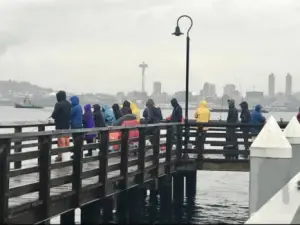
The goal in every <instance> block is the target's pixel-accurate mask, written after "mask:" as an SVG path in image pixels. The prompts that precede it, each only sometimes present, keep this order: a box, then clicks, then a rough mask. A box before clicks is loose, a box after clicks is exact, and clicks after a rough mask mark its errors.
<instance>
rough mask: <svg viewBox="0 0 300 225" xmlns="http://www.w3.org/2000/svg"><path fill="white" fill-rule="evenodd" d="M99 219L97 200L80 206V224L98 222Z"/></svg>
mask: <svg viewBox="0 0 300 225" xmlns="http://www.w3.org/2000/svg"><path fill="white" fill-rule="evenodd" d="M100 219H101V215H100V202H99V201H96V202H93V203H90V204H88V205H85V206H83V207H81V224H99V223H100Z"/></svg>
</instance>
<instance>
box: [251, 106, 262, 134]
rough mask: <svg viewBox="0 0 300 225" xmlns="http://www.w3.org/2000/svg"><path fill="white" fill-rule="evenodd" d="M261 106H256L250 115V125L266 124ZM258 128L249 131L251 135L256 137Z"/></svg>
mask: <svg viewBox="0 0 300 225" xmlns="http://www.w3.org/2000/svg"><path fill="white" fill-rule="evenodd" d="M261 109H262V107H261V105H256V106H255V109H254V111H253V112H252V113H251V123H252V124H263V123H265V122H266V118H265V117H264V116H263V115H262V113H261ZM260 130H261V128H260V127H253V128H252V129H251V132H252V134H254V135H258V134H259V132H260Z"/></svg>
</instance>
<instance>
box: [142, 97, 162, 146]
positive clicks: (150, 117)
mask: <svg viewBox="0 0 300 225" xmlns="http://www.w3.org/2000/svg"><path fill="white" fill-rule="evenodd" d="M143 117H144V118H145V121H144V123H145V124H155V123H159V122H160V120H161V119H162V118H161V111H160V109H159V108H156V107H155V103H154V101H153V99H148V100H147V102H146V109H145V110H144V112H143ZM154 131H155V127H148V128H147V131H146V132H147V134H148V135H153V134H154ZM149 141H150V142H151V144H152V146H153V144H154V136H151V137H150V139H149Z"/></svg>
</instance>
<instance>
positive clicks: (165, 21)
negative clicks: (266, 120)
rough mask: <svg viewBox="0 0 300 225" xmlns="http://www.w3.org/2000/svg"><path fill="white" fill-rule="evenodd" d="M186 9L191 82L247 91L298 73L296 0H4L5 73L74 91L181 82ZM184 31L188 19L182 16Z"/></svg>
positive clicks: (0, 34) (1, 62)
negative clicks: (177, 30)
mask: <svg viewBox="0 0 300 225" xmlns="http://www.w3.org/2000/svg"><path fill="white" fill-rule="evenodd" d="M182 14H188V15H190V16H191V17H192V18H193V20H194V26H193V28H192V30H191V32H190V36H191V53H190V54H191V55H190V60H191V62H190V88H191V90H192V91H195V92H199V90H200V89H201V88H202V86H203V83H204V82H211V83H216V85H217V88H218V93H220V92H221V89H222V86H224V85H225V84H226V83H231V82H232V83H235V84H236V85H237V88H238V89H240V90H242V91H243V92H245V91H247V90H253V88H254V86H255V90H263V91H267V78H268V75H269V74H270V73H271V72H273V73H274V74H275V75H276V91H279V90H280V91H282V90H283V89H284V79H285V75H286V73H291V74H292V75H293V81H294V91H300V88H299V89H297V86H298V85H297V86H296V85H295V84H297V83H299V82H300V76H299V73H300V63H299V61H300V57H299V54H300V1H298V0H0V74H1V77H0V79H1V80H5V79H13V80H26V81H30V82H32V83H35V84H38V85H41V86H44V87H51V88H55V89H66V90H69V91H76V92H106V93H112V94H113V93H116V92H118V91H125V92H127V91H130V90H133V89H138V90H140V89H141V70H140V68H139V67H138V65H139V64H140V63H141V62H142V61H145V62H146V63H147V64H148V65H149V68H148V69H147V71H146V82H147V85H146V89H147V91H148V92H150V93H152V83H153V81H161V82H162V88H163V91H167V92H169V93H173V92H175V91H178V90H184V89H185V83H184V82H185V47H186V46H185V36H181V37H175V36H172V35H171V33H172V32H173V31H174V28H175V25H176V20H177V18H178V16H180V15H182ZM180 26H181V29H182V31H183V32H185V31H186V29H187V28H188V26H189V21H188V20H186V19H183V20H182V21H181V23H180Z"/></svg>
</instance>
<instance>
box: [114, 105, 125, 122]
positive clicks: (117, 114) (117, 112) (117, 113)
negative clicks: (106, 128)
mask: <svg viewBox="0 0 300 225" xmlns="http://www.w3.org/2000/svg"><path fill="white" fill-rule="evenodd" d="M112 109H113V112H114V114H115V118H116V120H118V119H119V118H121V117H122V116H123V114H122V112H121V110H120V106H119V104H113V105H112Z"/></svg>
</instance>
